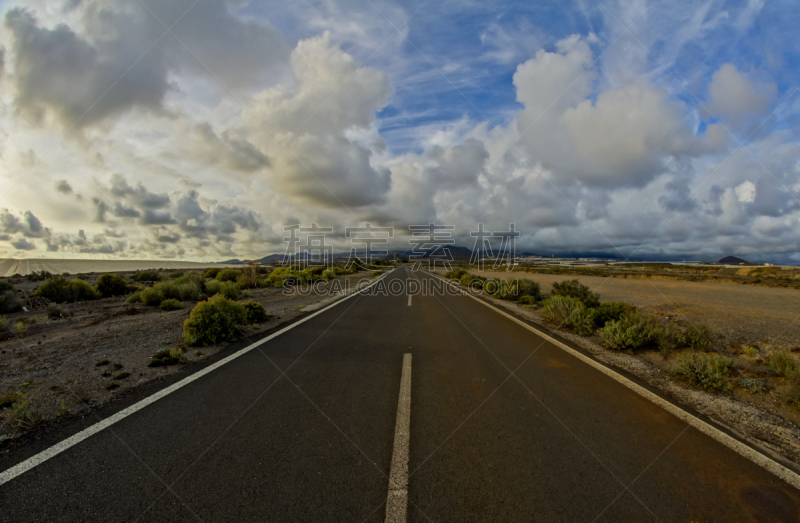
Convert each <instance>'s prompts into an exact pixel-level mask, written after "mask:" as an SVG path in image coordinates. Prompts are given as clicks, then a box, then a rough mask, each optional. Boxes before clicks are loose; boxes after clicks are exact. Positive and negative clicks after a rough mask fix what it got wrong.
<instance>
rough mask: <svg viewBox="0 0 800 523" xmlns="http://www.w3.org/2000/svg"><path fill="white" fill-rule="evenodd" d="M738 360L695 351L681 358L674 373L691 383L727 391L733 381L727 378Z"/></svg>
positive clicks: (707, 388) (715, 390)
mask: <svg viewBox="0 0 800 523" xmlns="http://www.w3.org/2000/svg"><path fill="white" fill-rule="evenodd" d="M735 366H736V362H735V361H734V360H732V359H730V358H726V357H724V356H720V355H718V354H711V355H708V354H705V353H702V352H699V353H698V352H693V353H689V354H687V355H685V356H684V357H683V358H681V359H680V361H679V362H678V364H677V365H676V366H675V367H673V368H672V373H673V374H675V375H676V376H679V377H682V378H684V379H685V380H687V381H688V382H689V383H690V384H692V385H696V386H701V387H703V388H704V389H706V390H708V391H712V392H727V391H729V390H730V389H731V383H730V382H729V381H728V380H727V379H726V376H728V375H729V374H730V371H731V369H733V368H734V367H735Z"/></svg>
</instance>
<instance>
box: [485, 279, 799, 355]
mask: <svg viewBox="0 0 800 523" xmlns="http://www.w3.org/2000/svg"><path fill="white" fill-rule="evenodd" d="M470 272H471V273H473V274H480V275H481V276H485V277H487V278H488V277H493V278H507V277H508V276H509V273H507V272H490V271H470ZM513 275H514V277H517V278H527V279H532V280H534V281H536V282H538V283H539V284H540V285H541V287H542V291H543V292H550V290H551V289H552V285H551V284H552V283H553V282H555V281H563V280H568V279H577V280H580V282H581V283H583V284H584V285H588V286H589V287H590V288H591V289H592V290H593V291H594V292H597V293H599V294H600V299H601V301H623V302H627V303H632V304H634V305H636V306H637V307H639V308H641V309H644V310H645V311H647V312H650V313H651V314H656V315H660V316H665V317H670V318H672V319H675V320H678V321H683V322H691V323H704V324H707V325H708V326H709V327H711V328H712V329H713V330H714V331H715V332H717V333H718V334H719V335H721V336H722V337H723V343H725V344H727V345H730V346H734V345H742V344H748V345H752V344H757V345H759V346H761V347H763V348H765V349H771V348H777V349H789V350H791V349H798V348H800V291H798V290H796V289H785V288H777V287H759V286H754V285H736V284H732V283H709V282H689V281H668V280H657V279H656V280H654V279H624V278H603V277H599V276H564V275H555V274H531V273H517V272H515V273H513Z"/></svg>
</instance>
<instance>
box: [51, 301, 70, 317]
mask: <svg viewBox="0 0 800 523" xmlns="http://www.w3.org/2000/svg"><path fill="white" fill-rule="evenodd" d="M70 316H72V312H70V311H69V309H67V308H66V307H63V306H61V305H56V304H55V303H48V304H47V317H48V318H50V319H51V320H57V319H59V318H69V317H70Z"/></svg>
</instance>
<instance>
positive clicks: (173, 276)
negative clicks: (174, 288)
mask: <svg viewBox="0 0 800 523" xmlns="http://www.w3.org/2000/svg"><path fill="white" fill-rule="evenodd" d="M181 276H183V271H172V272H171V273H169V277H170V279H172V280H175V279H177V278H180V277H181Z"/></svg>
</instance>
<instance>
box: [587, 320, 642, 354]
mask: <svg viewBox="0 0 800 523" xmlns="http://www.w3.org/2000/svg"><path fill="white" fill-rule="evenodd" d="M598 332H599V334H600V337H601V338H603V341H605V342H606V345H607V346H608V348H610V349H614V350H636V349H639V348H641V347H644V346H645V345H646V344H647V342H648V332H647V331H646V330H645V329H644V328H643V325H642V321H641V318H640V317H639V316H638V315H636V314H628V315H625V316H623V317H622V318H620V319H618V320H611V321H610V322H608V323H606V324H605V326H604V327H603V328H602V329H600V330H599V331H598Z"/></svg>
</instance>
